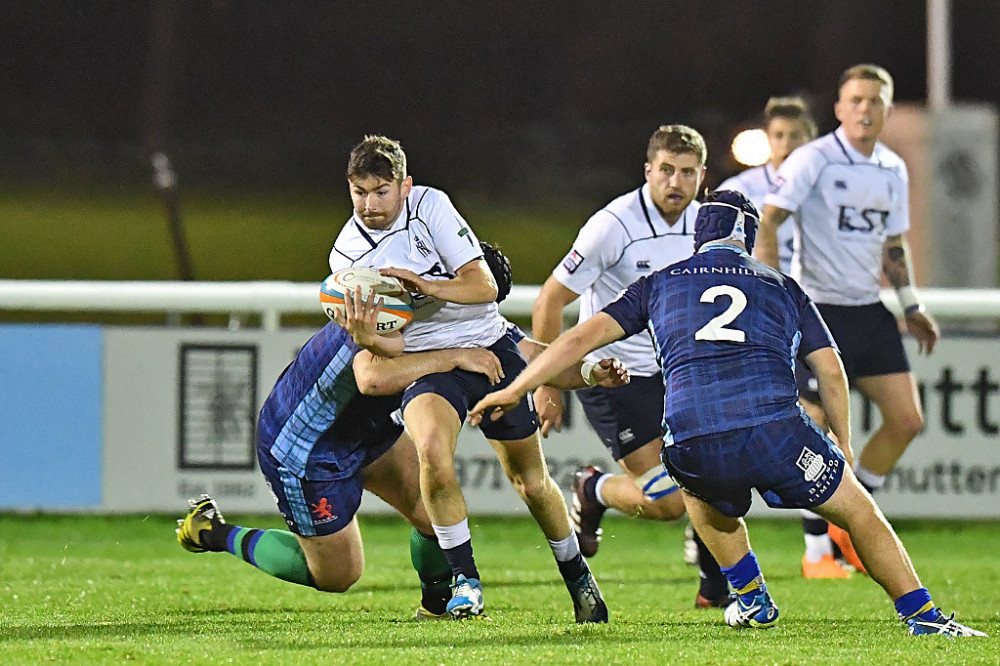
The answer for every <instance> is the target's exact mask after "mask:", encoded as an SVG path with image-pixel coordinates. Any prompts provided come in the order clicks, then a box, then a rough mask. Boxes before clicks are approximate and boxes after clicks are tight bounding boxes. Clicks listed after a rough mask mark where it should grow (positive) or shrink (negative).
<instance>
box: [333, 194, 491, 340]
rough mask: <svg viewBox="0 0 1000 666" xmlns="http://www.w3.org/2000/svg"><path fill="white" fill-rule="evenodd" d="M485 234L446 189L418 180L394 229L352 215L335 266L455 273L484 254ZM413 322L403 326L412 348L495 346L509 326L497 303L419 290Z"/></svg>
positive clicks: (438, 275) (337, 245) (436, 275)
mask: <svg viewBox="0 0 1000 666" xmlns="http://www.w3.org/2000/svg"><path fill="white" fill-rule="evenodd" d="M482 256H483V252H482V250H481V249H480V248H479V239H478V238H476V235H475V234H474V233H473V232H472V229H471V228H470V227H469V224H468V223H467V222H466V221H465V219H463V218H462V216H461V215H460V214H459V212H458V211H457V210H455V206H454V205H452V203H451V200H450V199H449V198H448V195H447V194H445V193H444V192H442V191H441V190H437V189H434V188H432V187H425V186H422V185H414V186H413V188H412V189H411V190H410V195H409V196H408V197H407V198H406V204H405V205H404V206H403V210H402V212H400V214H399V217H398V218H396V221H395V222H393V223H392V226H390V227H389V228H388V229H384V230H377V229H369V228H368V227H366V226H365V225H364V223H363V222H362V221H361V220H360V219H358V216H357V213H354V214H353V215H351V219H349V220H348V221H347V223H346V224H345V225H344V228H343V229H341V230H340V234H339V235H338V236H337V240H336V241H334V243H333V249H332V250H331V251H330V270H332V271H338V270H340V269H342V268H348V267H350V266H370V267H372V268H390V267H394V268H406V269H409V270H411V271H413V272H414V273H416V274H417V275H419V276H421V277H423V278H425V279H428V280H447V279H449V278H453V277H455V273H456V272H457V271H458V269H459V268H461V267H462V266H464V265H465V264H467V263H469V262H470V261H474V260H476V259H481V258H482ZM413 309H414V313H413V321H411V322H410V323H409V324H408V325H407V326H406V328H404V329H403V340H404V342H405V343H406V347H405V349H406V351H408V352H416V351H426V350H431V349H447V348H451V347H489V346H490V345H492V344H493V343H494V342H496V341H497V340H499V339H500V338H501V337H502V336H503V335H504V331H505V330H506V321H505V320H504V319H503V317H501V316H500V310H499V309H498V308H497V304H496V303H485V304H480V305H463V304H460V303H448V302H445V301H440V300H438V299H436V298H432V297H429V296H418V295H414V299H413Z"/></svg>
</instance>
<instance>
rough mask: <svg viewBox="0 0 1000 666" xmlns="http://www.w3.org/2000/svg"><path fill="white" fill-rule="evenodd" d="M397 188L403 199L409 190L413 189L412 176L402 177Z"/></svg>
mask: <svg viewBox="0 0 1000 666" xmlns="http://www.w3.org/2000/svg"><path fill="white" fill-rule="evenodd" d="M399 188H400V190H399V191H400V194H402V196H403V198H404V199H405V198H406V197H408V196H410V190H412V189H413V176H407V177H406V178H404V179H403V182H402V183H400V185H399Z"/></svg>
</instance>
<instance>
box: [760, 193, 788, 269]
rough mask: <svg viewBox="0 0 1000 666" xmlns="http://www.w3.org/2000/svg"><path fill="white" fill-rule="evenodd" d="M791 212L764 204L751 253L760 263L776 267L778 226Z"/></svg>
mask: <svg viewBox="0 0 1000 666" xmlns="http://www.w3.org/2000/svg"><path fill="white" fill-rule="evenodd" d="M789 215H791V213H790V212H789V211H787V210H785V209H784V208H778V207H777V206H771V205H765V206H764V211H763V212H762V213H761V216H760V228H759V229H757V242H756V243H755V244H754V248H753V255H754V257H756V258H757V260H759V261H760V262H761V263H764V264H767V265H768V266H770V267H772V268H777V267H778V227H780V226H781V225H782V223H783V222H784V221H785V220H786V219H787V218H788V216H789Z"/></svg>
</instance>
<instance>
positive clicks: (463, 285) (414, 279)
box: [379, 259, 498, 305]
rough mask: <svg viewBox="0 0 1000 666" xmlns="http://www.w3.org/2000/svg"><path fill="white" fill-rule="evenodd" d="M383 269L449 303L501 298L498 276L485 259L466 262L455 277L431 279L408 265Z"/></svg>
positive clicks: (409, 287) (415, 289)
mask: <svg viewBox="0 0 1000 666" xmlns="http://www.w3.org/2000/svg"><path fill="white" fill-rule="evenodd" d="M379 272H380V273H381V274H382V275H390V276H392V277H394V278H397V279H398V280H399V281H400V282H402V283H403V287H404V288H406V290H407V291H410V292H413V293H417V294H424V295H425V296H433V297H434V298H437V299H439V300H442V301H448V302H449V303H465V304H468V305H473V304H478V303H492V302H493V301H495V300H496V299H497V293H498V292H497V283H496V280H494V279H493V273H492V272H491V271H490V267H489V266H488V265H487V264H486V262H485V261H484V260H482V259H476V260H474V261H470V262H469V263H467V264H465V265H464V266H462V267H461V268H459V269H458V270H457V271H455V277H453V278H450V279H448V280H427V279H424V278H422V277H420V276H419V275H417V274H416V273H414V272H413V271H411V270H408V269H406V268H383V269H381V270H380V271H379Z"/></svg>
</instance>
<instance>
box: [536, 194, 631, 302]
mask: <svg viewBox="0 0 1000 666" xmlns="http://www.w3.org/2000/svg"><path fill="white" fill-rule="evenodd" d="M626 241H627V238H626V233H625V229H624V228H623V227H622V225H621V223H620V222H619V221H618V220H617V218H615V217H614V216H613V215H611V214H610V213H608V212H606V211H604V210H599V211H597V212H596V213H594V215H592V216H591V218H590V219H589V220H587V223H586V224H584V225H583V228H582V229H580V233H579V234H577V237H576V240H575V241H573V249H571V250H570V251H569V254H567V255H566V256H565V257H563V260H562V261H561V262H560V263H559V265H558V266H556V267H555V269H554V270H553V271H552V275H553V276H554V277H555V278H556V280H558V281H559V282H560V283H562V285H563V286H564V287H566V288H567V289H569V290H570V291H572V292H574V293H576V294H582V293H583V292H585V291H586V290H587V289H588V288H589V287H590V286H591V285H592V284H594V283H595V282H597V279H598V278H599V277H600V276H601V273H603V272H604V271H605V269H607V267H608V266H611V265H612V264H614V263H615V262H616V261H618V259H620V258H621V255H622V252H623V251H624V249H625V243H626Z"/></svg>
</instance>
